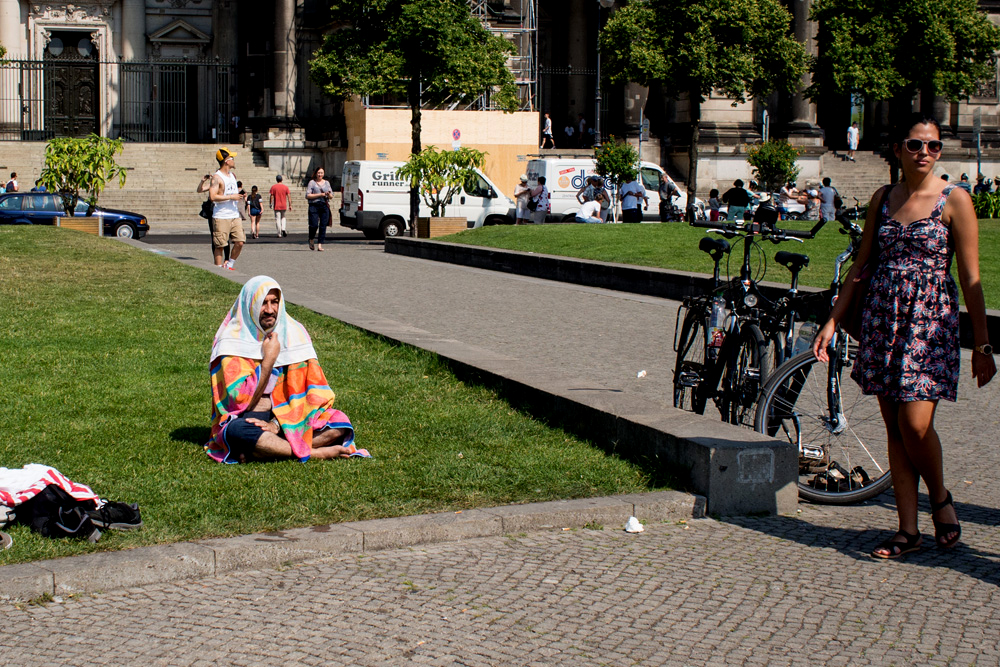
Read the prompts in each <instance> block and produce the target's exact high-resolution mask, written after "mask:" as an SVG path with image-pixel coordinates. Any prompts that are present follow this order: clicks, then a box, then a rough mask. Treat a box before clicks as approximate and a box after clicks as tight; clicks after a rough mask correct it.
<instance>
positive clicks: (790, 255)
mask: <svg viewBox="0 0 1000 667" xmlns="http://www.w3.org/2000/svg"><path fill="white" fill-rule="evenodd" d="M774 261H776V262H777V263H778V264H781V265H782V266H784V267H787V268H788V270H789V271H801V270H802V267H803V266H809V256H808V255H800V254H798V253H795V252H788V251H786V250H779V251H778V252H776V253H774Z"/></svg>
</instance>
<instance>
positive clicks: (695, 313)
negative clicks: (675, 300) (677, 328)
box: [674, 306, 708, 414]
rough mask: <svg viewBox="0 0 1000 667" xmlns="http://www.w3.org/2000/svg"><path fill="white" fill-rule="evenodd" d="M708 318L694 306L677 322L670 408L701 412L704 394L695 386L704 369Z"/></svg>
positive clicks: (703, 409) (702, 411) (700, 378)
mask: <svg viewBox="0 0 1000 667" xmlns="http://www.w3.org/2000/svg"><path fill="white" fill-rule="evenodd" d="M707 325H708V318H707V316H706V315H705V312H704V310H703V309H702V308H699V307H697V306H695V307H693V308H691V309H689V310H688V312H687V314H685V315H684V321H683V323H682V324H681V332H680V342H679V344H678V345H677V362H676V364H675V365H674V407H675V408H680V409H682V410H689V411H692V412H697V413H698V414H703V413H704V412H705V401H706V398H705V397H704V396H699V395H698V387H699V386H700V385H701V380H702V377H703V375H704V372H705V352H706V348H705V346H706V344H707V338H706V336H707V335H708V333H707Z"/></svg>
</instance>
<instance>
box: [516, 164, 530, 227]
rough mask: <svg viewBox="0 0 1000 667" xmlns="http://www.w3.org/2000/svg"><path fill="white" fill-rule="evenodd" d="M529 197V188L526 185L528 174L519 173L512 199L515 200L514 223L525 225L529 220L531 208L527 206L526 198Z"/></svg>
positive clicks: (528, 198)
mask: <svg viewBox="0 0 1000 667" xmlns="http://www.w3.org/2000/svg"><path fill="white" fill-rule="evenodd" d="M530 199H531V188H529V187H528V175H527V174H521V178H520V179H519V182H518V184H517V185H516V186H514V201H515V202H517V209H516V212H515V216H516V218H515V220H514V224H515V225H527V224H529V223H530V222H531V209H529V208H528V200H530Z"/></svg>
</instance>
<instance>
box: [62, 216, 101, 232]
mask: <svg viewBox="0 0 1000 667" xmlns="http://www.w3.org/2000/svg"><path fill="white" fill-rule="evenodd" d="M56 225H57V226H59V227H63V228H65V229H75V230H77V231H81V232H87V233H88V234H94V235H95V236H104V233H103V232H104V218H101V217H99V216H96V215H89V216H87V217H80V218H76V217H73V218H71V217H69V216H64V217H61V218H58V219H57V222H56Z"/></svg>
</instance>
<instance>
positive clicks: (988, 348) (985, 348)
mask: <svg viewBox="0 0 1000 667" xmlns="http://www.w3.org/2000/svg"><path fill="white" fill-rule="evenodd" d="M973 349H974V350H975V351H976V352H978V353H979V354H988V355H990V356H992V355H993V346H992V345H990V344H989V343H984V344H983V345H977V346H976V347H975V348H973Z"/></svg>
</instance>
